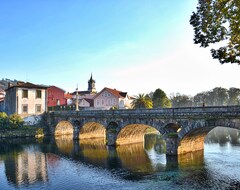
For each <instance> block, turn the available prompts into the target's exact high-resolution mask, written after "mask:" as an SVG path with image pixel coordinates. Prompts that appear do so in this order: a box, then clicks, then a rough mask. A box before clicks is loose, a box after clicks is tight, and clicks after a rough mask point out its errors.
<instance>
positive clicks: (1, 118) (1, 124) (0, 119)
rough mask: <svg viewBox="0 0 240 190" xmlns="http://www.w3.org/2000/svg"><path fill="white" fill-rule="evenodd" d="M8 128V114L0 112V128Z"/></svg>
mask: <svg viewBox="0 0 240 190" xmlns="http://www.w3.org/2000/svg"><path fill="white" fill-rule="evenodd" d="M5 128H8V115H7V114H6V113H5V112H0V129H5Z"/></svg>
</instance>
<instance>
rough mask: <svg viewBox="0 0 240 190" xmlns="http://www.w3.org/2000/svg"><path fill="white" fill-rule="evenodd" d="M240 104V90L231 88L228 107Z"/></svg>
mask: <svg viewBox="0 0 240 190" xmlns="http://www.w3.org/2000/svg"><path fill="white" fill-rule="evenodd" d="M239 104H240V89H239V88H229V90H228V105H239Z"/></svg>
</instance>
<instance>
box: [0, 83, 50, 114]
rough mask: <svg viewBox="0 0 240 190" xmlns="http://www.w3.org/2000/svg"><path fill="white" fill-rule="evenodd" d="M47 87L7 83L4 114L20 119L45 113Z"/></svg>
mask: <svg viewBox="0 0 240 190" xmlns="http://www.w3.org/2000/svg"><path fill="white" fill-rule="evenodd" d="M47 88H48V87H47V86H43V85H36V84H32V83H29V82H26V83H24V82H18V83H17V84H16V85H11V84H10V83H9V86H8V88H7V89H6V96H5V112H6V113H7V114H8V115H10V114H14V113H16V114H18V115H20V116H21V117H28V116H31V115H39V114H42V113H43V112H45V111H47Z"/></svg>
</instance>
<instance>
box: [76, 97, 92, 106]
mask: <svg viewBox="0 0 240 190" xmlns="http://www.w3.org/2000/svg"><path fill="white" fill-rule="evenodd" d="M79 107H81V108H91V107H94V101H93V99H89V98H82V99H80V100H79Z"/></svg>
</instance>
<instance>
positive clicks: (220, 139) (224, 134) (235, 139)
mask: <svg viewBox="0 0 240 190" xmlns="http://www.w3.org/2000/svg"><path fill="white" fill-rule="evenodd" d="M228 142H230V143H231V144H233V145H240V131H239V130H237V129H229V128H224V127H216V128H215V129H213V130H212V131H210V132H209V133H208V135H207V137H206V139H205V143H219V145H221V146H224V145H226V144H227V143H228Z"/></svg>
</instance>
